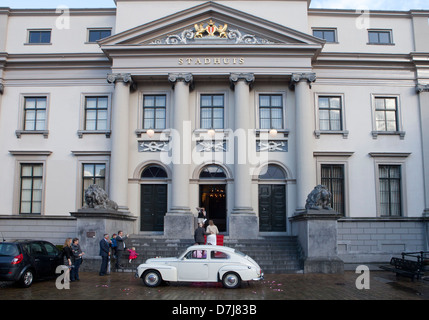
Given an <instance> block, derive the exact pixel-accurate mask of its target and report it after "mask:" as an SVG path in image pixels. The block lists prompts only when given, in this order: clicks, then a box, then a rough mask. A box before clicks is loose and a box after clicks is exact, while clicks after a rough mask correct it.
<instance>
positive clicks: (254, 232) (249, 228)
mask: <svg viewBox="0 0 429 320" xmlns="http://www.w3.org/2000/svg"><path fill="white" fill-rule="evenodd" d="M258 222H259V221H258V217H257V216H256V215H255V214H254V213H249V212H247V213H234V212H233V213H232V214H231V215H230V217H229V238H230V239H257V238H258V236H259V223H258Z"/></svg>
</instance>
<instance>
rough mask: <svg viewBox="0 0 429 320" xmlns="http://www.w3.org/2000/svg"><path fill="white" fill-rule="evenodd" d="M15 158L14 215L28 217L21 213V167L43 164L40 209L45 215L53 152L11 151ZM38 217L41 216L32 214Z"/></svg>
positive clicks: (41, 213)
mask: <svg viewBox="0 0 429 320" xmlns="http://www.w3.org/2000/svg"><path fill="white" fill-rule="evenodd" d="M9 153H10V154H11V155H13V156H14V157H15V172H14V176H15V179H14V186H13V205H12V214H13V215H27V214H25V213H23V214H21V213H20V205H21V165H23V164H41V165H42V166H43V173H42V176H43V178H42V184H43V186H42V203H41V207H40V215H41V216H43V215H44V214H45V202H46V201H45V200H46V199H45V194H46V192H45V191H46V173H47V162H48V157H49V156H50V155H51V154H52V152H51V151H9ZM30 215H37V216H39V214H30Z"/></svg>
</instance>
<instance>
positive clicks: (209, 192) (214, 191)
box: [199, 184, 226, 232]
mask: <svg viewBox="0 0 429 320" xmlns="http://www.w3.org/2000/svg"><path fill="white" fill-rule="evenodd" d="M199 203H200V207H204V208H205V209H206V212H207V216H208V219H210V220H213V223H214V224H215V225H216V226H217V228H218V230H219V232H225V231H226V184H201V185H200V201H199Z"/></svg>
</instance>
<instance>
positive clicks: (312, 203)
mask: <svg viewBox="0 0 429 320" xmlns="http://www.w3.org/2000/svg"><path fill="white" fill-rule="evenodd" d="M330 203H331V193H330V192H329V190H328V188H326V186H324V185H321V184H319V185H317V186H316V187H314V189H313V191H311V192H310V194H309V195H308V197H307V201H306V202H305V209H313V210H321V209H326V210H332V208H331V205H330Z"/></svg>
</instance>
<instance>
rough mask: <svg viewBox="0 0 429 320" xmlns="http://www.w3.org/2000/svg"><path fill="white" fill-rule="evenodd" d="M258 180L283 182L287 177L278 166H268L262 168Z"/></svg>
mask: <svg viewBox="0 0 429 320" xmlns="http://www.w3.org/2000/svg"><path fill="white" fill-rule="evenodd" d="M258 178H259V179H260V180H285V179H286V178H287V176H286V173H285V171H284V170H283V168H281V167H280V166H279V165H276V164H268V165H266V166H264V167H263V168H262V170H261V172H260V173H259V176H258Z"/></svg>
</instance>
